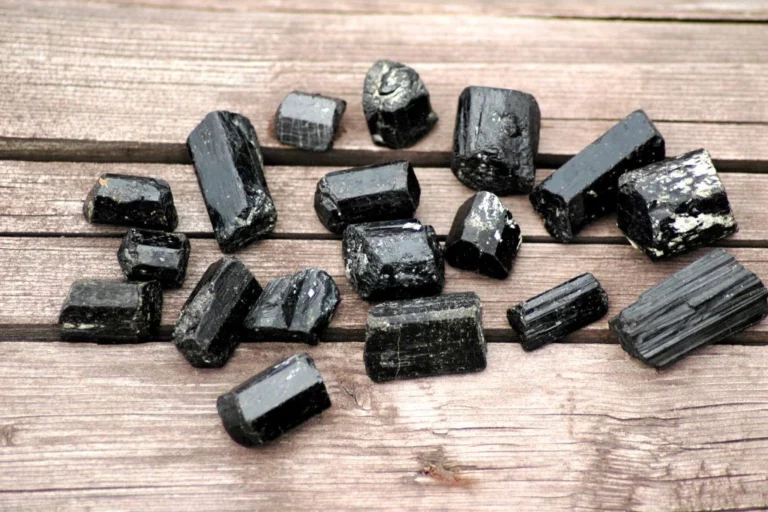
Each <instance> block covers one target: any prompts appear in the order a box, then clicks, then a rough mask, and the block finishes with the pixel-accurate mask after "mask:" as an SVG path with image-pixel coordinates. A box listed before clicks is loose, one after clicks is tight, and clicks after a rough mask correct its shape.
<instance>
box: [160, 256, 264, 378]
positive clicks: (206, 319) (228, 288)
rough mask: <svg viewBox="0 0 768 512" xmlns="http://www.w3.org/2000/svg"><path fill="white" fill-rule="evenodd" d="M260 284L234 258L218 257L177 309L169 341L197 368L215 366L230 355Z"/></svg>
mask: <svg viewBox="0 0 768 512" xmlns="http://www.w3.org/2000/svg"><path fill="white" fill-rule="evenodd" d="M259 295H261V286H259V283H258V282H257V281H256V279H254V277H253V276H252V275H251V272H250V271H249V270H248V269H247V268H246V266H245V265H243V262H241V261H240V260H238V259H237V258H222V259H220V260H219V261H217V262H216V263H213V264H212V265H211V266H210V267H208V270H206V271H205V274H203V277H201V278H200V282H199V283H197V286H196V287H195V289H194V290H192V293H191V294H190V296H189V298H188V299H187V302H186V303H185V304H184V307H183V308H181V314H180V315H179V320H178V322H176V329H174V331H173V342H174V343H175V344H176V348H178V349H179V351H180V352H181V353H182V354H183V355H184V357H186V358H187V360H188V361H189V362H190V363H191V364H192V366H196V367H198V368H218V367H221V366H224V364H225V363H226V362H227V360H228V359H229V356H231V355H232V352H234V350H235V348H236V347H237V345H238V342H239V339H238V336H239V335H240V334H242V324H243V320H245V316H246V315H247V314H248V311H249V310H250V308H251V306H253V303H254V302H256V299H258V298H259Z"/></svg>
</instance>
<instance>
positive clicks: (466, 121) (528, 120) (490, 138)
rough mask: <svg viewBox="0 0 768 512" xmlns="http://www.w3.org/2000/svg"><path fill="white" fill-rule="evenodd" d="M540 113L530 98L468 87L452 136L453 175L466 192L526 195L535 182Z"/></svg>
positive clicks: (520, 93) (460, 102) (518, 93)
mask: <svg viewBox="0 0 768 512" xmlns="http://www.w3.org/2000/svg"><path fill="white" fill-rule="evenodd" d="M540 124H541V112H540V110H539V104H538V103H537V102H536V98H534V97H533V96H531V95H530V94H527V93H524V92H520V91H513V90H510V89H497V88H494V87H467V88H466V89H464V90H463V91H462V93H461V95H460V96H459V108H458V112H457V113H456V127H455V129H454V133H453V157H452V159H451V170H453V174H455V175H456V177H457V178H458V179H459V181H461V182H462V183H464V184H465V185H466V186H468V187H470V188H474V189H475V190H488V191H490V192H493V193H495V194H498V195H509V194H527V193H528V192H530V191H531V189H532V188H533V183H534V180H535V178H536V166H535V164H534V158H536V153H537V152H538V150H539V127H540Z"/></svg>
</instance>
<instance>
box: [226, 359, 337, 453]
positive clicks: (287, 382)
mask: <svg viewBox="0 0 768 512" xmlns="http://www.w3.org/2000/svg"><path fill="white" fill-rule="evenodd" d="M330 406H331V399H330V397H329V396H328V391H327V390H326V389H325V382H323V377H322V376H321V375H320V372H318V371H317V368H315V362H314V361H313V360H312V358H311V357H310V356H309V354H306V353H305V354H298V355H295V356H292V357H289V358H288V359H286V360H284V361H282V362H280V363H277V364H276V365H274V366H272V367H270V368H267V369H266V370H264V371H263V372H261V373H260V374H258V375H256V376H255V377H251V378H250V379H248V380H247V381H245V382H243V383H242V384H240V385H239V386H237V387H236V388H234V389H233V390H232V391H230V392H229V393H225V394H223V395H221V396H220V397H219V399H218V400H217V401H216V409H218V411H219V416H220V417H221V422H222V423H223V424H224V428H225V429H226V431H227V433H228V434H229V435H230V437H232V439H234V440H235V441H236V442H237V443H239V444H241V445H243V446H248V447H251V446H258V445H264V444H266V443H268V442H269V441H272V440H274V439H277V438H278V437H280V436H281V435H283V434H284V433H285V432H287V431H288V430H291V429H292V428H294V427H296V426H298V425H300V424H301V423H304V422H305V421H307V420H308V419H310V418H311V417H313V416H316V415H317V414H320V413H321V412H323V411H324V410H326V409H328V408H329V407H330Z"/></svg>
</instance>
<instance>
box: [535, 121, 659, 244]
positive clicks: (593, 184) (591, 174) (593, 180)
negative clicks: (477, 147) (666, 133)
mask: <svg viewBox="0 0 768 512" xmlns="http://www.w3.org/2000/svg"><path fill="white" fill-rule="evenodd" d="M663 158H664V138H663V137H662V136H661V134H660V133H659V132H658V131H657V130H656V127H655V126H654V125H653V123H652V122H651V120H650V119H648V117H647V116H646V115H645V112H643V111H642V110H637V111H635V112H632V113H631V114H630V115H629V116H627V117H626V118H624V119H622V120H621V121H619V123H618V124H617V125H616V126H614V127H613V128H611V129H610V130H608V131H607V132H605V133H604V134H603V136H602V137H600V138H599V139H597V140H596V141H595V142H593V143H592V144H590V145H589V146H587V147H586V148H584V149H583V150H581V152H580V153H579V154H578V155H576V156H574V157H573V158H571V159H570V160H568V162H566V163H565V165H563V166H562V167H560V168H559V169H558V170H556V171H555V172H553V173H552V175H551V176H549V177H548V178H547V179H545V180H544V181H543V182H542V183H540V184H539V185H538V186H537V187H536V188H535V189H534V191H533V193H532V194H531V196H530V199H531V203H533V208H534V210H536V212H537V213H538V214H539V215H540V216H541V217H542V218H543V219H544V227H546V228H547V231H549V234H550V235H552V236H553V237H554V238H555V239H556V240H559V241H560V242H570V241H571V240H572V239H573V237H574V236H576V234H577V233H578V232H579V231H581V229H582V228H584V226H586V225H587V224H589V223H590V222H592V221H593V220H595V219H597V218H598V217H602V216H603V215H604V214H605V213H607V212H610V211H613V210H615V209H616V195H617V191H618V182H619V177H620V176H621V175H622V174H624V173H625V172H626V171H629V170H632V169H637V168H639V167H643V166H644V165H648V164H650V163H653V162H657V161H659V160H661V159H663Z"/></svg>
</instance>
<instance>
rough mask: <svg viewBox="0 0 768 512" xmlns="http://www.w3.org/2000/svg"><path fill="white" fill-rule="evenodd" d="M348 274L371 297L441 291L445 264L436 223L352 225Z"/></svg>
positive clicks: (346, 246) (346, 248)
mask: <svg viewBox="0 0 768 512" xmlns="http://www.w3.org/2000/svg"><path fill="white" fill-rule="evenodd" d="M342 251H343V254H344V263H345V273H346V275H347V279H349V282H350V283H351V284H352V288H354V289H355V291H356V292H357V293H359V294H360V296H361V297H362V298H363V299H366V300H388V299H407V298H411V297H423V296H426V295H437V294H438V293H440V292H441V291H442V290H443V284H444V283H445V264H444V262H443V254H442V251H441V249H440V244H439V242H438V241H437V236H436V235H435V230H434V229H433V228H432V226H423V225H422V224H421V223H420V222H419V221H417V220H399V221H385V222H370V223H367V224H352V225H351V226H349V227H348V228H347V229H346V230H345V231H344V240H343V242H342Z"/></svg>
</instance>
